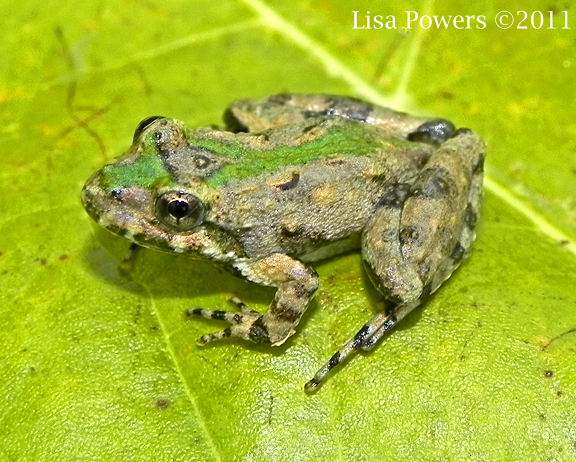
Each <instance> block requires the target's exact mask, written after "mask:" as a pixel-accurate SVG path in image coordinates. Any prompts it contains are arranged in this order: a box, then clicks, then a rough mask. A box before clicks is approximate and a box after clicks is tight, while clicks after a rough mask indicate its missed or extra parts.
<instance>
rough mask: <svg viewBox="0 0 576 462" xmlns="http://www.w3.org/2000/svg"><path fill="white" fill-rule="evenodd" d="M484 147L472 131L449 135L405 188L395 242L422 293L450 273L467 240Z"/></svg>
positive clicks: (475, 208)
mask: <svg viewBox="0 0 576 462" xmlns="http://www.w3.org/2000/svg"><path fill="white" fill-rule="evenodd" d="M483 149H484V145H483V143H482V142H481V141H480V140H479V138H478V137H477V136H476V135H474V134H472V133H470V134H468V133H465V134H462V135H458V136H457V137H455V138H452V139H450V140H448V141H447V142H446V143H444V144H443V145H442V146H441V147H440V148H439V149H438V150H437V151H436V152H435V153H434V154H433V155H432V157H431V158H430V159H429V161H428V163H427V164H426V166H425V168H424V169H423V170H422V171H421V172H420V174H419V175H418V177H417V179H416V181H415V183H414V185H413V186H412V188H411V189H410V191H409V192H408V195H407V197H406V200H405V202H404V207H403V209H402V218H401V220H400V231H399V237H400V245H401V248H402V255H403V256H404V258H405V259H406V260H407V261H409V262H412V263H413V264H414V265H416V266H417V267H418V273H419V276H420V279H421V280H422V283H423V284H424V295H428V294H429V293H432V292H434V291H435V290H436V289H437V288H438V287H439V286H440V284H441V283H442V282H443V281H444V280H445V279H446V278H448V277H449V276H450V274H451V273H452V271H454V269H455V268H456V267H457V266H458V264H459V263H460V261H461V260H462V259H463V258H464V257H465V256H466V255H467V253H468V251H469V248H470V246H471V244H472V241H473V239H474V230H473V228H474V226H475V222H476V217H477V214H478V206H479V202H480V194H481V192H480V191H481V190H480V185H481V181H482V174H481V167H480V169H479V167H478V166H479V165H481V162H482V158H483V155H484V153H483ZM478 170H480V172H478Z"/></svg>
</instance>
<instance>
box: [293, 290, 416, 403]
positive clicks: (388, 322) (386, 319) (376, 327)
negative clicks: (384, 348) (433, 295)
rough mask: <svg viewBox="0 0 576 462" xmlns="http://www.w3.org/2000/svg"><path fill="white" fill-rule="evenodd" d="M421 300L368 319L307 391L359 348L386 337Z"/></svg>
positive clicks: (325, 365) (314, 387)
mask: <svg viewBox="0 0 576 462" xmlns="http://www.w3.org/2000/svg"><path fill="white" fill-rule="evenodd" d="M418 304H419V302H418V301H417V302H414V303H409V304H404V305H398V306H396V307H395V308H394V309H393V310H392V311H390V312H382V313H378V314H377V315H376V316H374V317H373V318H372V319H371V320H370V321H368V322H367V323H366V324H364V326H362V329H360V330H359V331H358V333H357V334H356V335H355V336H354V337H353V338H351V339H350V340H349V341H348V342H347V343H346V344H345V345H344V346H343V347H342V348H340V350H338V352H336V354H334V356H332V357H331V358H330V360H329V361H328V362H327V363H326V364H324V366H322V367H321V368H320V370H319V371H318V372H316V375H314V378H312V380H310V381H309V382H308V383H306V385H305V386H304V388H305V389H306V391H309V392H311V391H314V390H316V389H317V388H318V386H319V385H320V383H321V382H322V381H323V380H324V379H325V378H326V376H327V375H328V374H329V373H330V371H331V370H332V369H334V368H335V367H336V366H337V365H338V364H340V363H341V362H343V361H344V360H345V359H346V358H348V357H349V356H351V355H352V354H353V353H355V352H356V351H358V350H360V349H361V350H369V349H371V348H372V347H373V346H374V345H376V343H378V341H379V340H380V339H381V338H382V337H384V335H385V334H386V333H387V332H389V331H390V330H391V329H392V328H393V327H394V326H395V325H396V324H397V323H398V321H400V320H401V319H402V318H403V317H404V316H406V315H407V314H408V313H409V312H410V311H412V310H413V309H414V308H415V307H416V306H418Z"/></svg>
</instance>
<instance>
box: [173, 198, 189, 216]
mask: <svg viewBox="0 0 576 462" xmlns="http://www.w3.org/2000/svg"><path fill="white" fill-rule="evenodd" d="M167 209H168V213H169V214H170V215H172V216H173V217H174V218H176V219H180V218H184V217H185V216H186V215H188V212H189V211H190V206H189V205H188V202H186V201H183V200H173V201H171V202H170V203H169V204H168V207H167Z"/></svg>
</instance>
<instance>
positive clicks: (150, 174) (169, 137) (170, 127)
mask: <svg viewBox="0 0 576 462" xmlns="http://www.w3.org/2000/svg"><path fill="white" fill-rule="evenodd" d="M194 135H195V133H192V134H191V133H190V130H189V129H187V128H186V127H185V126H184V124H183V123H182V122H180V121H177V120H173V119H166V118H162V117H150V118H148V119H145V120H144V121H142V122H141V123H140V125H139V126H138V128H137V129H136V132H135V134H134V142H133V144H132V147H131V148H130V149H129V150H128V152H127V153H125V154H124V155H122V156H120V157H118V158H116V159H115V160H113V161H112V162H110V163H108V164H106V165H105V166H104V167H102V168H101V169H100V170H98V171H97V172H96V173H95V174H94V175H92V177H91V178H90V179H89V180H88V181H87V182H86V185H85V186H84V189H83V190H82V203H83V205H84V208H85V209H86V211H87V212H88V214H89V215H90V216H91V217H92V218H93V219H94V220H95V221H96V222H97V223H99V224H100V225H102V226H103V227H105V228H107V229H108V230H110V231H112V232H114V233H116V234H118V235H121V236H123V237H126V238H127V239H129V240H131V241H133V242H135V243H137V244H139V245H142V246H145V247H151V248H155V249H158V250H164V251H169V252H184V251H187V252H192V253H193V252H195V251H196V252H201V251H202V250H203V249H201V247H202V245H201V241H202V239H201V237H202V228H203V224H204V222H205V220H206V218H207V215H208V213H209V211H210V208H211V203H212V202H213V201H214V200H217V192H216V191H214V190H213V189H212V188H210V187H208V186H207V185H206V183H205V181H204V180H205V179H206V178H207V177H209V176H210V175H211V174H213V173H214V172H216V171H218V170H219V169H220V167H221V166H222V165H223V163H225V162H224V161H223V160H222V158H221V157H219V156H218V155H216V154H215V152H214V151H212V150H210V149H208V148H206V147H203V146H201V144H202V143H201V142H199V143H195V142H191V141H190V137H194ZM196 139H200V140H201V139H202V133H200V134H199V138H197V137H194V140H196ZM197 144H200V146H199V145H197Z"/></svg>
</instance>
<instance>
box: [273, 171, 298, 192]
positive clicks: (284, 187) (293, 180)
mask: <svg viewBox="0 0 576 462" xmlns="http://www.w3.org/2000/svg"><path fill="white" fill-rule="evenodd" d="M299 181H300V174H299V173H297V172H293V173H292V178H291V179H290V180H288V181H287V182H286V183H282V184H279V185H277V186H276V187H277V188H278V189H279V190H280V191H288V190H289V189H293V188H295V187H296V185H297V184H298V182H299Z"/></svg>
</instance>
